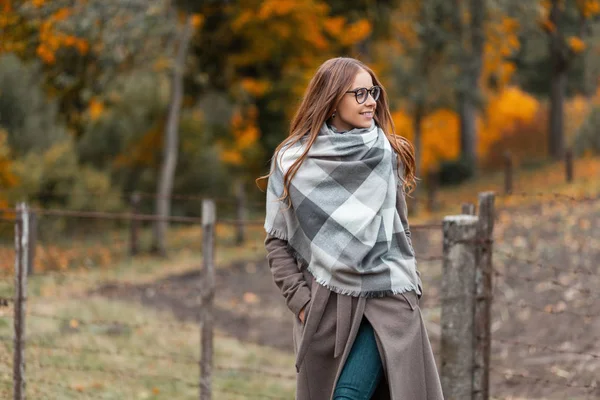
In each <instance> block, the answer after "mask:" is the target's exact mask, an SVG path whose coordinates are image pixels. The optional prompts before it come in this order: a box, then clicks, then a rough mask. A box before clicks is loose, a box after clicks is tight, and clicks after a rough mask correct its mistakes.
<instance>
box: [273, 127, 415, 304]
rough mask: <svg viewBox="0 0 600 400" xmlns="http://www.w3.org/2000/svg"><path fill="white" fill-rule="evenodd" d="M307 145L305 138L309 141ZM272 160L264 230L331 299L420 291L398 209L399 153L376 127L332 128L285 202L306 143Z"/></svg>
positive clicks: (319, 142) (307, 160) (310, 156)
mask: <svg viewBox="0 0 600 400" xmlns="http://www.w3.org/2000/svg"><path fill="white" fill-rule="evenodd" d="M304 139H305V138H304ZM304 139H303V140H301V141H299V142H298V143H296V144H294V145H293V146H289V145H288V146H286V147H284V148H282V150H281V151H280V152H279V154H276V155H275V156H274V157H273V161H272V165H271V171H272V172H273V173H272V174H271V176H270V177H269V182H268V185H267V213H266V219H265V225H264V227H265V230H266V231H267V233H269V234H270V235H273V236H275V237H277V238H279V239H282V240H286V241H287V242H288V246H289V247H290V248H291V250H292V253H293V254H294V256H295V257H296V259H297V260H299V261H300V262H302V263H303V264H304V265H307V268H308V271H309V272H310V273H311V274H312V275H313V276H314V277H315V279H316V280H317V282H318V283H319V284H321V285H323V286H325V287H327V288H329V290H332V291H333V292H336V293H340V294H344V295H350V296H355V297H356V296H360V297H380V296H386V295H390V294H397V293H402V292H406V291H410V290H415V291H418V289H417V282H418V277H417V274H416V263H415V258H414V253H413V251H412V248H411V246H410V243H409V242H408V239H407V238H406V235H405V233H404V228H403V226H402V222H401V220H400V216H399V215H398V212H397V209H396V190H397V186H398V182H399V178H398V176H397V173H396V171H397V168H396V165H397V164H396V153H395V152H394V151H393V148H392V147H391V145H390V143H389V141H388V139H387V137H386V136H385V134H384V132H383V131H382V130H381V128H379V127H378V126H377V125H376V124H375V123H374V122H373V123H372V125H371V127H370V128H367V129H358V128H356V129H352V130H350V131H348V132H345V133H343V134H340V133H337V132H336V131H334V130H332V128H330V127H329V126H328V125H327V124H326V123H325V124H324V125H323V127H322V128H321V131H320V132H319V135H318V136H317V138H316V140H315V142H314V143H313V145H312V147H311V148H310V150H309V152H308V154H307V157H306V158H305V159H304V161H303V162H302V164H301V166H300V168H299V169H298V172H297V173H296V175H295V176H294V178H293V179H292V182H291V184H290V187H289V193H290V199H291V207H288V206H287V204H284V203H283V202H281V201H279V200H278V198H279V197H281V195H282V194H283V176H284V173H285V172H286V171H287V170H288V169H289V168H290V166H291V165H292V164H293V163H294V162H295V161H296V160H297V159H298V157H299V156H300V155H301V154H302V152H303V150H304V149H305V147H304V146H305V144H304V142H305V140H304Z"/></svg>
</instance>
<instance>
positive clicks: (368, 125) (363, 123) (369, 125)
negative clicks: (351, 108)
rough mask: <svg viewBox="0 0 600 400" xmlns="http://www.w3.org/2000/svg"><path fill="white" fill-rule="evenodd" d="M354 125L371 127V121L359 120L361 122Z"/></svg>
mask: <svg viewBox="0 0 600 400" xmlns="http://www.w3.org/2000/svg"><path fill="white" fill-rule="evenodd" d="M354 126H355V127H357V128H370V127H371V122H370V121H369V122H364V121H361V122H359V123H357V124H354Z"/></svg>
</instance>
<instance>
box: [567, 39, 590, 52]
mask: <svg viewBox="0 0 600 400" xmlns="http://www.w3.org/2000/svg"><path fill="white" fill-rule="evenodd" d="M567 43H568V44H569V47H570V48H571V50H572V51H573V53H576V54H578V53H581V52H582V51H584V50H585V47H586V45H585V43H584V42H583V40H581V38H579V37H577V36H571V37H569V38H568V39H567Z"/></svg>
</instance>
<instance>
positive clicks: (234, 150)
mask: <svg viewBox="0 0 600 400" xmlns="http://www.w3.org/2000/svg"><path fill="white" fill-rule="evenodd" d="M231 131H232V134H233V141H229V142H225V141H221V143H220V144H221V148H222V150H221V161H223V162H224V163H226V164H230V165H235V166H241V165H242V164H243V162H244V157H243V155H244V153H245V152H247V151H248V150H250V149H252V148H253V147H254V146H255V145H256V143H257V142H258V139H259V137H260V130H259V128H258V109H257V108H256V107H255V106H249V107H247V108H246V109H244V110H242V111H240V110H238V111H236V112H234V114H233V116H232V118H231Z"/></svg>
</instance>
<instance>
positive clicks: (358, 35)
mask: <svg viewBox="0 0 600 400" xmlns="http://www.w3.org/2000/svg"><path fill="white" fill-rule="evenodd" d="M370 34H371V23H370V22H369V21H367V20H366V19H361V20H359V21H356V22H355V23H353V24H350V25H348V26H347V27H346V29H345V31H344V34H343V35H342V37H339V40H340V42H341V43H342V44H343V45H346V46H350V45H353V44H355V43H358V42H361V41H363V40H365V39H366V38H367V37H368V36H369V35H370Z"/></svg>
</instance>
